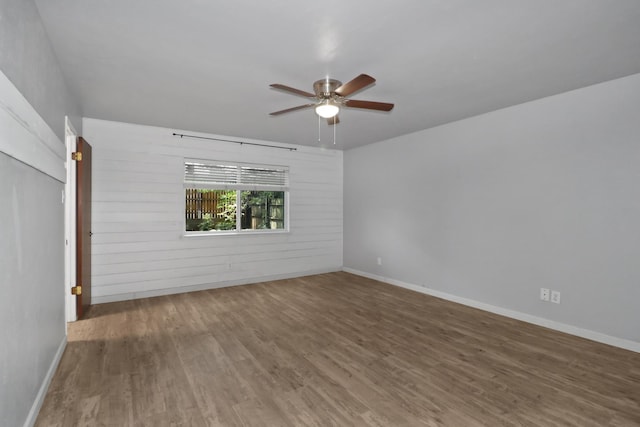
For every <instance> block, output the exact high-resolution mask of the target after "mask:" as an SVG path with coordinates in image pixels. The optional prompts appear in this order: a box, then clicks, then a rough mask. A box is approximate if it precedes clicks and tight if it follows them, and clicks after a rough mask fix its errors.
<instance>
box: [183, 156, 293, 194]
mask: <svg viewBox="0 0 640 427" xmlns="http://www.w3.org/2000/svg"><path fill="white" fill-rule="evenodd" d="M184 184H185V187H197V188H211V189H237V190H263V191H288V189H289V188H288V187H289V169H288V168H286V167H283V166H262V165H247V164H229V163H222V162H220V163H218V162H212V163H201V162H195V161H185V164H184Z"/></svg>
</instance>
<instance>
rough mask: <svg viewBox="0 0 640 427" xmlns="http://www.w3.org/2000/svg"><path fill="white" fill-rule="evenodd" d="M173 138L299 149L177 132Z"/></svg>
mask: <svg viewBox="0 0 640 427" xmlns="http://www.w3.org/2000/svg"><path fill="white" fill-rule="evenodd" d="M173 136H179V137H180V138H196V139H209V140H211V141H222V142H233V143H234V144H240V145H256V146H258V147H269V148H279V149H281V150H289V151H296V150H297V148H290V147H281V146H279V145H268V144H257V143H255V142H244V141H232V140H230V139H220V138H210V137H207V136H198V135H185V134H183V133H175V132H174V133H173Z"/></svg>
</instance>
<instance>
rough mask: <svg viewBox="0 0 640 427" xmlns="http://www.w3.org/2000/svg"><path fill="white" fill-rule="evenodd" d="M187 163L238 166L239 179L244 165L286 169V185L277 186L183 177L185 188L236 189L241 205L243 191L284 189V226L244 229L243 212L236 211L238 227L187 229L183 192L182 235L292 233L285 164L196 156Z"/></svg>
mask: <svg viewBox="0 0 640 427" xmlns="http://www.w3.org/2000/svg"><path fill="white" fill-rule="evenodd" d="M187 163H199V164H204V165H225V166H237V167H238V168H239V169H238V179H240V173H241V170H240V168H242V167H251V168H264V169H281V170H284V171H285V185H283V186H277V185H273V186H271V185H255V184H254V185H249V184H242V183H240V184H230V183H229V184H222V183H220V184H216V183H213V184H212V183H203V182H198V181H187V180H186V179H184V177H183V183H184V185H183V188H184V189H185V190H186V189H187V188H203V189H211V190H234V191H235V192H236V206H241V194H242V193H241V192H242V191H246V190H248V191H283V192H284V224H283V227H284V228H279V229H265V230H256V229H244V230H243V229H242V214H241V212H240V211H237V212H236V229H235V230H208V231H187V219H186V217H185V215H184V211H185V194H184V192H183V195H182V236H183V237H187V238H192V237H209V236H239V235H242V236H246V235H265V234H269V235H272V234H288V233H290V228H289V214H290V209H289V206H290V200H289V198H290V190H289V167H288V166H283V165H268V164H258V163H244V162H231V161H224V160H220V161H218V160H210V159H206V160H205V159H194V158H185V159H184V161H183V166H186V164H187Z"/></svg>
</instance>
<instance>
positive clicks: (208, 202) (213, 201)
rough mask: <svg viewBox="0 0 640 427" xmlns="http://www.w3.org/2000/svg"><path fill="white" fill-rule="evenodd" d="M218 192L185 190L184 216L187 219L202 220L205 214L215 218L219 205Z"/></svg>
mask: <svg viewBox="0 0 640 427" xmlns="http://www.w3.org/2000/svg"><path fill="white" fill-rule="evenodd" d="M219 195H220V194H219V192H218V191H211V190H210V191H206V190H204V191H203V190H198V189H195V188H187V189H186V194H185V215H186V218H187V219H203V218H204V216H205V215H206V214H210V215H211V216H212V217H213V218H215V217H216V215H217V214H218V213H219V212H218V206H220V207H221V208H222V207H223V206H222V205H221V204H220V199H219Z"/></svg>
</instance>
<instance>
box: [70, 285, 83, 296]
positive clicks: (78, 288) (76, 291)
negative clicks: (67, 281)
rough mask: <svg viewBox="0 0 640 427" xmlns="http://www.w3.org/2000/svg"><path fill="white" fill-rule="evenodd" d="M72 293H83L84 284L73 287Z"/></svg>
mask: <svg viewBox="0 0 640 427" xmlns="http://www.w3.org/2000/svg"><path fill="white" fill-rule="evenodd" d="M71 295H82V285H78V286H74V287H73V288H71Z"/></svg>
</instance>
